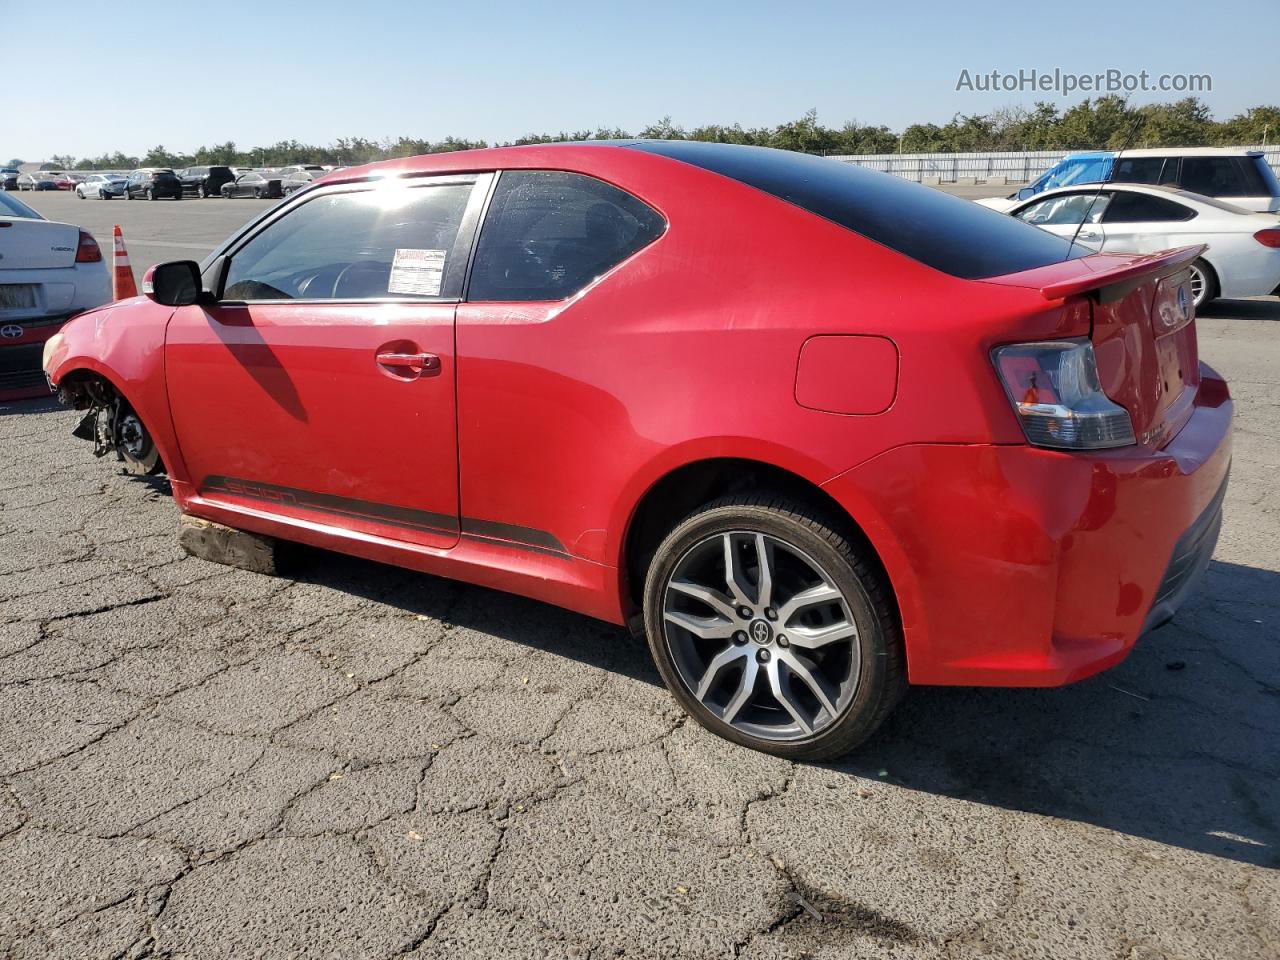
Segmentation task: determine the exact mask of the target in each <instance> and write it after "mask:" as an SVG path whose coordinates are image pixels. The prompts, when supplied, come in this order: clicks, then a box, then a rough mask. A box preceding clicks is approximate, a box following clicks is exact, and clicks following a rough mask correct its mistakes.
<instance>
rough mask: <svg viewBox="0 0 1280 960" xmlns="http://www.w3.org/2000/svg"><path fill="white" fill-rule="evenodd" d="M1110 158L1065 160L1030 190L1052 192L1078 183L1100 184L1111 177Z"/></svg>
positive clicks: (1111, 161)
mask: <svg viewBox="0 0 1280 960" xmlns="http://www.w3.org/2000/svg"><path fill="white" fill-rule="evenodd" d="M1113 162H1114V161H1113V159H1112V158H1111V157H1080V158H1078V159H1075V160H1073V159H1071V158H1069V157H1068V158H1067V159H1066V160H1063V161H1061V162H1060V163H1059V164H1058V165H1057V166H1056V167H1053V168H1052V169H1051V170H1049V172H1048V173H1046V174H1045V175H1044V176H1043V177H1041V178H1040V179H1039V180H1037V181H1036V182H1035V183H1034V184H1032V190H1033V191H1034V192H1035V193H1039V192H1040V191H1042V190H1053V189H1054V188H1055V187H1071V186H1075V185H1076V184H1078V183H1102V182H1103V181H1105V180H1106V179H1107V178H1108V177H1110V176H1111V164H1112V163H1113Z"/></svg>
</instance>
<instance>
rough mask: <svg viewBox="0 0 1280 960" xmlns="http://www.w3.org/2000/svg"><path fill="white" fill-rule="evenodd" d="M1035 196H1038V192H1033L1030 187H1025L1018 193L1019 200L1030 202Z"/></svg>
mask: <svg viewBox="0 0 1280 960" xmlns="http://www.w3.org/2000/svg"><path fill="white" fill-rule="evenodd" d="M1035 195H1036V192H1035V191H1034V190H1032V189H1031V188H1030V187H1023V188H1022V189H1021V190H1019V191H1018V199H1019V200H1030V199H1031V198H1032V197H1034V196H1035Z"/></svg>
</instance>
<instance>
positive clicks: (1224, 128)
mask: <svg viewBox="0 0 1280 960" xmlns="http://www.w3.org/2000/svg"><path fill="white" fill-rule="evenodd" d="M1215 126H1216V129H1215V130H1214V133H1213V139H1214V142H1215V143H1220V144H1222V145H1224V146H1237V145H1239V146H1244V145H1252V144H1274V143H1280V107H1276V106H1263V107H1250V108H1249V109H1248V110H1246V111H1245V112H1244V113H1239V114H1236V115H1235V116H1234V117H1232V118H1231V119H1230V120H1225V121H1223V122H1222V123H1219V124H1216V125H1215Z"/></svg>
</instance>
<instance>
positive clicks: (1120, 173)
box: [1111, 157, 1164, 183]
mask: <svg viewBox="0 0 1280 960" xmlns="http://www.w3.org/2000/svg"><path fill="white" fill-rule="evenodd" d="M1163 167H1164V157H1134V158H1130V159H1124V158H1122V159H1120V160H1117V161H1116V169H1115V173H1114V174H1113V175H1112V177H1111V179H1112V180H1115V181H1117V182H1119V183H1159V182H1160V171H1161V169H1162V168H1163Z"/></svg>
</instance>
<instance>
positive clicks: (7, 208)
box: [0, 193, 44, 220]
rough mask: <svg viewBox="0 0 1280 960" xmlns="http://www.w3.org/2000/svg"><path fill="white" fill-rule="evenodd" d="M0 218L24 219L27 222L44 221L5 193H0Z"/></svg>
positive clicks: (19, 201) (23, 204)
mask: <svg viewBox="0 0 1280 960" xmlns="http://www.w3.org/2000/svg"><path fill="white" fill-rule="evenodd" d="M0 216H5V217H25V218H26V219H28V220H43V219H44V217H42V216H40V214H38V213H36V212H35V211H34V210H32V209H31V208H30V207H28V206H27V205H26V204H25V203H23V202H22V201H21V200H16V199H14V198H13V197H11V196H9V194H7V193H0Z"/></svg>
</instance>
